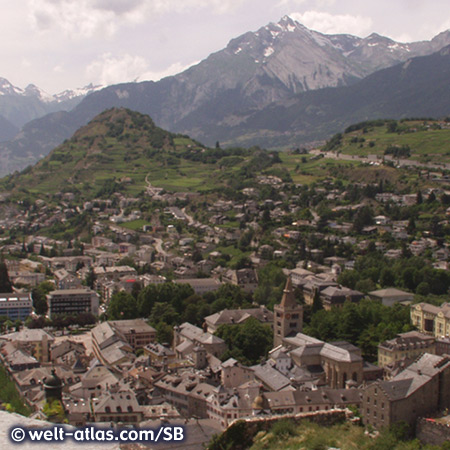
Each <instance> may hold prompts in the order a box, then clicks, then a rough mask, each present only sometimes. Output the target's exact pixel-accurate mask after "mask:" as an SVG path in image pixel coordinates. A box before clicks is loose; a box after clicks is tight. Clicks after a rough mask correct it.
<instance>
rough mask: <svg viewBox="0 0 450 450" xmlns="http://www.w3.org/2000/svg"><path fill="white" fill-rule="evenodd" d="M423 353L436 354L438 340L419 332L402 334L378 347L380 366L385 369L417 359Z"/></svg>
mask: <svg viewBox="0 0 450 450" xmlns="http://www.w3.org/2000/svg"><path fill="white" fill-rule="evenodd" d="M423 353H431V354H433V355H434V354H435V353H436V340H435V338H434V337H433V336H429V335H427V334H423V333H419V332H418V331H409V332H408V333H401V334H398V335H397V336H396V337H395V338H394V339H390V340H388V341H384V342H382V343H381V344H380V345H378V366H379V367H385V366H387V365H389V364H391V363H395V362H397V361H400V360H402V359H405V358H406V359H416V358H417V357H418V356H420V355H422V354H423Z"/></svg>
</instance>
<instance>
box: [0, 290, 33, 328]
mask: <svg viewBox="0 0 450 450" xmlns="http://www.w3.org/2000/svg"><path fill="white" fill-rule="evenodd" d="M32 310H33V301H32V299H31V295H30V294H29V293H28V294H20V293H17V292H13V293H7V294H0V316H5V317H7V318H8V319H10V320H12V321H15V320H25V319H26V318H27V317H28V316H29V315H30V314H31V312H32Z"/></svg>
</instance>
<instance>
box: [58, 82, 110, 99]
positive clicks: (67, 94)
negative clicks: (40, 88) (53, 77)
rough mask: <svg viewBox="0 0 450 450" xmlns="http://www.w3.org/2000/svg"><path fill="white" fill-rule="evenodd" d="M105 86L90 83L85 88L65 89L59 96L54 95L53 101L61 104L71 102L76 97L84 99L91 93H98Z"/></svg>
mask: <svg viewBox="0 0 450 450" xmlns="http://www.w3.org/2000/svg"><path fill="white" fill-rule="evenodd" d="M104 87H105V86H100V85H98V86H94V85H93V84H92V83H90V84H88V85H87V86H84V87H82V88H77V89H66V90H65V91H63V92H60V93H59V94H55V95H54V96H53V99H54V100H55V101H57V102H63V101H66V100H71V99H73V98H77V97H85V96H86V95H88V94H91V93H92V92H95V91H99V90H101V89H103V88H104Z"/></svg>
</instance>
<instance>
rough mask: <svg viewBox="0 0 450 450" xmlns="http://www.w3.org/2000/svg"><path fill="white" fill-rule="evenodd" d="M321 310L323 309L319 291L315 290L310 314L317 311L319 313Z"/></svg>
mask: <svg viewBox="0 0 450 450" xmlns="http://www.w3.org/2000/svg"><path fill="white" fill-rule="evenodd" d="M321 309H323V304H322V299H321V298H320V291H319V289H316V291H315V292H314V298H313V303H312V308H311V312H312V314H315V313H316V312H317V311H320V310H321Z"/></svg>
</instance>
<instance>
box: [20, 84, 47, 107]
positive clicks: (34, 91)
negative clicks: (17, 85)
mask: <svg viewBox="0 0 450 450" xmlns="http://www.w3.org/2000/svg"><path fill="white" fill-rule="evenodd" d="M23 94H24V95H26V96H28V97H38V98H39V99H40V100H41V101H43V102H45V103H51V102H53V101H54V98H53V96H52V95H50V94H48V93H47V92H45V91H44V90H42V89H40V88H38V87H37V86H36V85H35V84H29V85H28V86H27V87H26V88H25V90H24V91H23Z"/></svg>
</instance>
